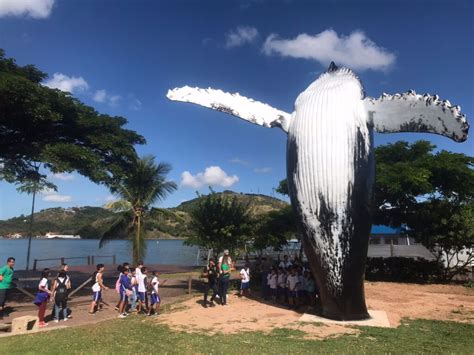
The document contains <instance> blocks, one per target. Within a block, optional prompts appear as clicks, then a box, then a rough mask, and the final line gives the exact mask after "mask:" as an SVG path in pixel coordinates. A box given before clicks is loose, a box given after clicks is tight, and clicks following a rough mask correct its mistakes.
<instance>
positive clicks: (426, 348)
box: [0, 317, 474, 355]
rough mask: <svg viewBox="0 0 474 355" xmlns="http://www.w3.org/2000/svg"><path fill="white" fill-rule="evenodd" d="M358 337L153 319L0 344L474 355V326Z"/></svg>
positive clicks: (60, 350) (420, 324) (2, 348)
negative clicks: (192, 327) (220, 330)
mask: <svg viewBox="0 0 474 355" xmlns="http://www.w3.org/2000/svg"><path fill="white" fill-rule="evenodd" d="M360 329H361V333H360V334H359V335H343V336H340V337H337V338H329V339H325V340H305V339H303V333H301V332H299V331H295V330H287V329H276V330H274V331H273V332H272V333H271V334H262V333H259V332H245V333H241V334H235V335H222V334H219V335H214V336H209V335H205V334H187V333H184V332H176V331H171V330H170V329H169V328H168V327H167V326H165V325H157V324H154V323H153V321H151V320H150V319H144V318H133V317H130V318H129V319H125V320H119V319H117V320H111V321H106V322H103V323H99V324H95V325H90V326H84V327H77V328H69V329H61V330H55V331H50V332H42V333H37V334H32V335H19V336H13V337H7V338H0V354H14V353H21V354H25V353H31V354H43V353H44V354H65V353H67V354H69V353H83V354H91V353H114V354H123V353H146V354H149V353H176V354H183V353H186V354H195V353H205V354H209V353H218V354H222V353H223V354H226V355H227V354H239V353H240V354H246V353H252V354H253V353H259V354H260V353H268V354H270V353H273V354H275V353H278V354H280V353H292V354H295V353H328V352H331V353H334V352H337V353H369V354H373V353H399V354H401V353H425V354H433V353H443V354H446V353H456V354H468V353H469V354H472V353H473V350H474V341H473V335H474V325H469V324H461V323H454V322H440V321H427V320H414V321H407V322H404V324H402V325H401V326H400V327H398V328H396V329H392V328H373V327H361V328H360Z"/></svg>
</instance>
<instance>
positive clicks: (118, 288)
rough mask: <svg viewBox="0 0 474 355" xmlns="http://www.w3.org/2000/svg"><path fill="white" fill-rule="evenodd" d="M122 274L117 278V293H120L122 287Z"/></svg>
mask: <svg viewBox="0 0 474 355" xmlns="http://www.w3.org/2000/svg"><path fill="white" fill-rule="evenodd" d="M120 276H122V275H120ZM120 276H119V278H118V279H117V281H116V282H115V291H117V293H120V287H122V282H121V281H120Z"/></svg>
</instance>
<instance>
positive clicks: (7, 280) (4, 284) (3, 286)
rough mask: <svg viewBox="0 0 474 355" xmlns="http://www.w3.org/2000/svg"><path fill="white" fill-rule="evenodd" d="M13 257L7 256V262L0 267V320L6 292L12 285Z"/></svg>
mask: <svg viewBox="0 0 474 355" xmlns="http://www.w3.org/2000/svg"><path fill="white" fill-rule="evenodd" d="M14 266H15V258H13V257H9V258H8V259H7V264H6V265H5V266H3V267H2V268H1V269H0V320H1V319H3V312H4V311H5V303H6V301H7V297H8V292H9V290H10V288H11V287H12V280H13V267H14Z"/></svg>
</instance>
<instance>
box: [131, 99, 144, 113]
mask: <svg viewBox="0 0 474 355" xmlns="http://www.w3.org/2000/svg"><path fill="white" fill-rule="evenodd" d="M131 100H132V101H131V102H130V105H129V107H130V109H131V110H134V111H139V110H141V108H142V102H141V101H140V100H138V99H136V98H132V99H131Z"/></svg>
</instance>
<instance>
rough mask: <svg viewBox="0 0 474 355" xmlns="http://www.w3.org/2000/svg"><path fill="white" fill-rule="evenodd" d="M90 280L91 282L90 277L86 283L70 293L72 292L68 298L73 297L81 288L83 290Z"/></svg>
mask: <svg viewBox="0 0 474 355" xmlns="http://www.w3.org/2000/svg"><path fill="white" fill-rule="evenodd" d="M91 280H92V276H91V277H89V278H88V279H87V280H86V281H84V282H83V283H82V284H81V285H80V286H79V287H78V288H76V289H75V290H74V291H72V292H71V293H70V294H69V297H71V296H72V295H74V294H75V293H76V292H77V291H79V290H80V289H81V288H83V287H84V286H85V285H87V284H88V283H89V282H90V281H91Z"/></svg>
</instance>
